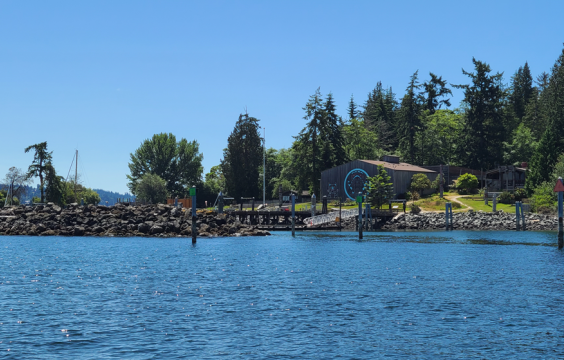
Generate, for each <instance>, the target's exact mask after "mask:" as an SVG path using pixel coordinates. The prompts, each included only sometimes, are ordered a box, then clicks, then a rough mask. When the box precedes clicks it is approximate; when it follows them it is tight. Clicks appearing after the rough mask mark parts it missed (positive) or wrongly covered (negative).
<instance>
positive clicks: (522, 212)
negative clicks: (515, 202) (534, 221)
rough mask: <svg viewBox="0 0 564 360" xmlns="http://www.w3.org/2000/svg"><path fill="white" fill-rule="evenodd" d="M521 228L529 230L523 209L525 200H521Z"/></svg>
mask: <svg viewBox="0 0 564 360" xmlns="http://www.w3.org/2000/svg"><path fill="white" fill-rule="evenodd" d="M521 223H522V224H521V230H523V231H525V230H527V224H525V212H524V211H523V202H522V201H521Z"/></svg>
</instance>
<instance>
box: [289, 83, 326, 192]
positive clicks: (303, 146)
mask: <svg viewBox="0 0 564 360" xmlns="http://www.w3.org/2000/svg"><path fill="white" fill-rule="evenodd" d="M322 100H323V99H322V97H321V91H320V89H319V88H318V89H317V90H316V91H315V94H313V95H312V96H310V98H309V101H308V102H307V104H306V106H305V107H304V108H303V110H304V111H305V116H304V120H306V121H307V123H306V126H305V127H304V128H303V129H302V131H300V133H299V134H298V136H296V137H295V139H296V141H295V142H294V146H293V149H294V151H295V152H296V157H297V159H298V160H299V161H298V163H299V164H301V167H302V169H303V171H304V173H303V174H304V175H305V174H307V175H306V177H307V179H303V177H302V180H301V181H299V182H300V183H301V184H303V185H306V186H307V187H308V188H309V189H310V190H311V191H313V193H319V181H318V179H319V178H320V176H321V170H320V168H321V163H322V162H323V161H324V160H325V161H326V159H322V158H321V152H322V151H323V152H324V153H325V152H326V151H327V149H326V148H323V141H322V139H320V132H321V130H322V129H323V130H324V131H325V129H326V127H325V122H326V119H325V111H324V108H323V103H322ZM324 156H327V155H324Z"/></svg>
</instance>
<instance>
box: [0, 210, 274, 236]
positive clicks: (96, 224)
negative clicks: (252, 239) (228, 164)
mask: <svg viewBox="0 0 564 360" xmlns="http://www.w3.org/2000/svg"><path fill="white" fill-rule="evenodd" d="M191 226H192V219H191V216H190V212H188V216H186V212H184V211H182V210H181V209H179V208H175V207H173V206H170V205H156V206H155V205H143V206H127V205H125V204H117V205H115V206H109V207H107V206H95V205H87V206H78V205H76V204H72V205H69V206H67V207H65V208H64V209H63V208H61V207H59V206H56V205H54V204H52V203H49V204H47V205H37V206H33V207H29V206H18V207H15V208H9V209H3V210H0V235H43V236H46V235H62V236H151V237H178V236H180V237H191V236H192V231H191ZM196 226H197V229H198V236H199V237H209V236H266V235H270V233H269V232H268V231H263V230H258V229H256V228H255V227H253V226H251V225H247V224H242V223H241V222H240V221H238V220H237V219H236V218H235V217H234V216H230V215H227V214H221V215H218V214H215V213H208V214H198V220H197V222H196Z"/></svg>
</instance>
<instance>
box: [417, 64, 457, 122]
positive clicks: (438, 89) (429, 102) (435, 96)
mask: <svg viewBox="0 0 564 360" xmlns="http://www.w3.org/2000/svg"><path fill="white" fill-rule="evenodd" d="M429 75H430V76H431V80H429V81H428V82H425V83H423V94H424V96H425V110H428V111H429V114H430V115H433V114H434V113H435V111H437V110H438V109H440V108H441V107H442V106H443V105H445V106H446V107H449V106H450V99H442V100H439V99H440V98H442V97H445V96H447V95H452V91H451V90H450V89H449V88H448V87H447V86H446V85H447V81H446V80H443V78H442V77H441V76H437V75H435V74H433V73H429Z"/></svg>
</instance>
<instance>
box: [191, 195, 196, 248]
mask: <svg viewBox="0 0 564 360" xmlns="http://www.w3.org/2000/svg"><path fill="white" fill-rule="evenodd" d="M190 197H191V198H192V244H195V243H196V236H197V232H198V230H196V222H197V221H198V217H197V215H196V187H195V186H192V187H191V188H190Z"/></svg>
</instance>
